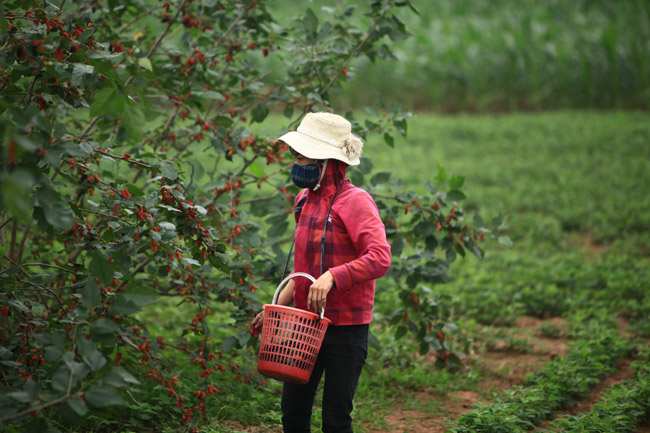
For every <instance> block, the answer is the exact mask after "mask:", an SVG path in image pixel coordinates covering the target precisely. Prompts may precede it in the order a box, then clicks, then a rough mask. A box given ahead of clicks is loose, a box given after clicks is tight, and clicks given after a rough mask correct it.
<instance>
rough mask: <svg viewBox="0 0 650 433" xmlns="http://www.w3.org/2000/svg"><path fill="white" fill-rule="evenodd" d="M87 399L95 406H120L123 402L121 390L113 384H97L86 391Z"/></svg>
mask: <svg viewBox="0 0 650 433" xmlns="http://www.w3.org/2000/svg"><path fill="white" fill-rule="evenodd" d="M84 397H86V401H87V402H88V404H89V405H90V406H93V407H98V408H99V407H106V406H120V405H122V404H123V401H122V396H121V395H120V392H119V391H118V390H117V389H115V388H113V387H112V386H106V385H96V386H93V387H92V388H90V389H89V390H88V391H86V392H85V393H84Z"/></svg>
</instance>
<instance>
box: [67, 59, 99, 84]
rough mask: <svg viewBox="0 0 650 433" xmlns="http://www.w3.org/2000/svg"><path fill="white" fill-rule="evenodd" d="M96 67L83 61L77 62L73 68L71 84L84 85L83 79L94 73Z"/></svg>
mask: <svg viewBox="0 0 650 433" xmlns="http://www.w3.org/2000/svg"><path fill="white" fill-rule="evenodd" d="M94 71H95V68H94V67H93V66H92V65H85V64H83V63H75V64H74V67H73V69H72V78H71V79H70V84H71V85H73V86H82V85H83V80H84V78H85V77H86V76H87V75H92V74H93V72H94Z"/></svg>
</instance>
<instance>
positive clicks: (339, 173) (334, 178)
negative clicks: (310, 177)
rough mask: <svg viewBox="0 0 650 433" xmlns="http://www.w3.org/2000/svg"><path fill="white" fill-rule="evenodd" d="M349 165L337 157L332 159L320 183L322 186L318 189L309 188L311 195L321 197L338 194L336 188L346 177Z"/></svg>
mask: <svg viewBox="0 0 650 433" xmlns="http://www.w3.org/2000/svg"><path fill="white" fill-rule="evenodd" d="M347 168H348V165H347V164H346V163H344V162H342V161H339V160H336V159H330V160H329V161H328V163H327V168H326V170H325V177H324V178H323V180H322V181H321V183H320V188H319V189H318V190H316V191H314V190H309V194H310V195H312V194H313V195H315V196H317V197H320V198H325V197H331V196H333V195H334V194H336V190H337V189H338V188H339V185H341V182H343V181H344V179H345V172H346V170H347Z"/></svg>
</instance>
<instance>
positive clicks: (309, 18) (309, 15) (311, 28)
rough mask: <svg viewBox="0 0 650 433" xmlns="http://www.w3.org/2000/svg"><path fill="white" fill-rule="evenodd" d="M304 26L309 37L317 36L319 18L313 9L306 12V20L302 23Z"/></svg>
mask: <svg viewBox="0 0 650 433" xmlns="http://www.w3.org/2000/svg"><path fill="white" fill-rule="evenodd" d="M302 24H303V26H304V27H305V31H306V32H307V35H309V36H312V37H313V36H315V35H316V30H317V29H318V17H317V16H316V14H315V13H314V11H312V10H311V8H307V11H305V18H304V20H303V21H302Z"/></svg>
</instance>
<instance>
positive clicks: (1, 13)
mask: <svg viewBox="0 0 650 433" xmlns="http://www.w3.org/2000/svg"><path fill="white" fill-rule="evenodd" d="M0 30H1V31H2V33H4V34H5V35H6V34H7V33H8V32H9V22H7V19H6V18H5V6H4V3H3V4H1V5H0Z"/></svg>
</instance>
